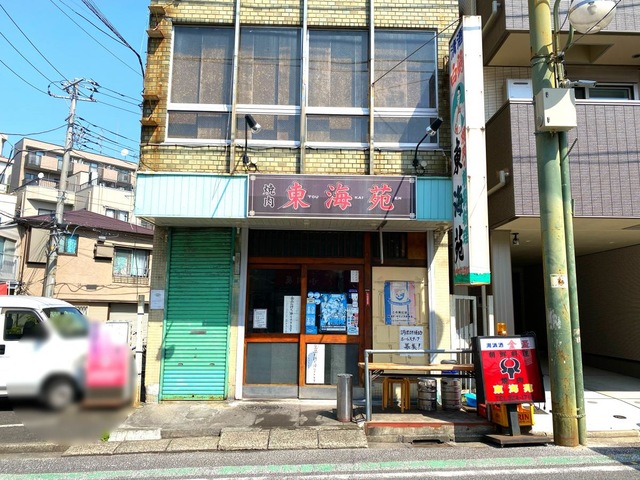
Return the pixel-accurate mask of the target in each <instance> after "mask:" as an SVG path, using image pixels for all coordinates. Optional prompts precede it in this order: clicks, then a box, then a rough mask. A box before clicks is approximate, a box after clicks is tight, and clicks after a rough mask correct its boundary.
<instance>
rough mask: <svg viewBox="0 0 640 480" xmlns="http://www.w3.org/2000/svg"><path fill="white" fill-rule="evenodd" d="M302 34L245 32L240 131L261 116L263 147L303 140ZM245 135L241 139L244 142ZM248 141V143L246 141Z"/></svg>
mask: <svg viewBox="0 0 640 480" xmlns="http://www.w3.org/2000/svg"><path fill="white" fill-rule="evenodd" d="M300 59H301V55H300V30H299V29H295V28H242V29H241V30H240V55H239V67H238V105H237V112H238V118H237V120H236V121H237V129H238V132H244V127H245V125H244V121H245V120H244V115H245V114H247V113H251V114H254V115H255V114H256V113H257V112H260V115H259V116H260V125H261V127H262V130H261V131H260V136H259V139H260V143H266V144H268V143H271V142H273V143H278V144H279V145H285V144H289V145H297V142H298V141H299V138H300V120H299V118H300V85H301V82H300V75H301V65H300ZM240 137H241V135H238V138H239V140H240ZM242 141H244V139H242Z"/></svg>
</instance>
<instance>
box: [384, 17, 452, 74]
mask: <svg viewBox="0 0 640 480" xmlns="http://www.w3.org/2000/svg"><path fill="white" fill-rule="evenodd" d="M459 21H460V19H458V18H456V19H455V20H454V21H453V22H451V23H450V24H449V25H447V26H446V27H444V28H443V29H442V30H440V31H439V32H438V33H437V34H435V35H434V36H433V38H430V39H429V40H428V41H426V42H424V43H423V44H422V45H420V46H419V47H418V48H416V49H415V50H414V51H413V52H411V53H410V54H409V55H407V56H406V57H404V58H403V59H402V60H400V61H399V62H398V63H396V64H395V65H394V66H393V67H391V68H390V69H389V70H387V71H386V72H384V73H383V74H382V75H380V76H379V77H378V78H376V79H375V80H374V81H373V83H374V84H375V83H377V82H379V81H380V80H381V79H382V78H383V77H385V76H386V75H388V74H389V73H391V72H392V71H393V70H395V69H396V68H397V67H399V66H400V65H402V64H403V63H404V62H406V61H407V59H408V58H409V57H411V56H412V55H413V54H414V53H416V52H418V51H419V50H420V49H422V48H424V47H426V46H427V45H429V44H430V43H431V42H433V41H434V40H435V39H436V38H438V37H439V36H440V35H442V34H443V33H444V32H446V31H447V30H449V29H450V28H451V27H452V26H454V25H455V24H456V23H458V22H459Z"/></svg>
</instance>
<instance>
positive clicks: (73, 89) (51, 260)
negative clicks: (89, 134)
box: [42, 80, 83, 297]
mask: <svg viewBox="0 0 640 480" xmlns="http://www.w3.org/2000/svg"><path fill="white" fill-rule="evenodd" d="M82 81H83V80H74V81H73V82H71V83H69V84H68V85H67V86H66V88H65V90H66V91H67V93H69V95H70V96H71V105H70V106H69V117H68V118H67V137H66V139H65V142H64V155H63V157H62V171H61V172H60V183H59V184H58V202H57V204H56V217H55V222H54V224H53V226H52V227H51V233H50V234H49V243H48V246H47V266H46V269H45V276H44V282H43V285H42V295H43V296H45V297H53V295H54V289H55V286H56V270H57V267H58V244H59V241H60V225H62V223H63V218H64V198H65V191H66V189H67V171H68V170H69V160H70V157H71V150H72V149H73V123H74V120H75V115H76V101H77V97H78V84H79V83H80V82H82Z"/></svg>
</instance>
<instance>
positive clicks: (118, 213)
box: [105, 208, 129, 222]
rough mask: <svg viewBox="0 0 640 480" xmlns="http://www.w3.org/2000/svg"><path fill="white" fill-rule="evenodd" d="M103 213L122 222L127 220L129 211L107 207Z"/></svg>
mask: <svg viewBox="0 0 640 480" xmlns="http://www.w3.org/2000/svg"><path fill="white" fill-rule="evenodd" d="M105 215H106V216H107V217H110V218H115V219H117V220H122V221H123V222H128V221H129V212H125V211H123V210H115V209H113V208H107V209H106V211H105Z"/></svg>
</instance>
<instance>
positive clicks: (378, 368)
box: [358, 362, 475, 421]
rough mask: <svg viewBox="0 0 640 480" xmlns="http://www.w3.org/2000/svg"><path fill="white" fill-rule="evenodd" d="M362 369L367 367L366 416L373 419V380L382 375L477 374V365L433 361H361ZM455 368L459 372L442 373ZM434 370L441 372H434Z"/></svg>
mask: <svg viewBox="0 0 640 480" xmlns="http://www.w3.org/2000/svg"><path fill="white" fill-rule="evenodd" d="M358 367H359V368H360V370H365V369H367V370H368V371H365V372H364V374H365V375H366V377H365V396H366V410H367V412H366V418H367V421H369V420H371V381H372V380H374V379H376V378H378V377H380V376H396V377H418V376H424V374H425V373H429V374H430V375H431V376H437V377H471V376H474V374H475V366H474V365H473V364H467V363H433V364H429V365H408V364H406V363H390V362H366V363H365V362H359V363H358ZM453 370H455V371H456V372H457V373H455V374H452V373H444V374H443V373H442V372H450V371H453ZM433 372H439V373H438V374H434V373H433Z"/></svg>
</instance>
